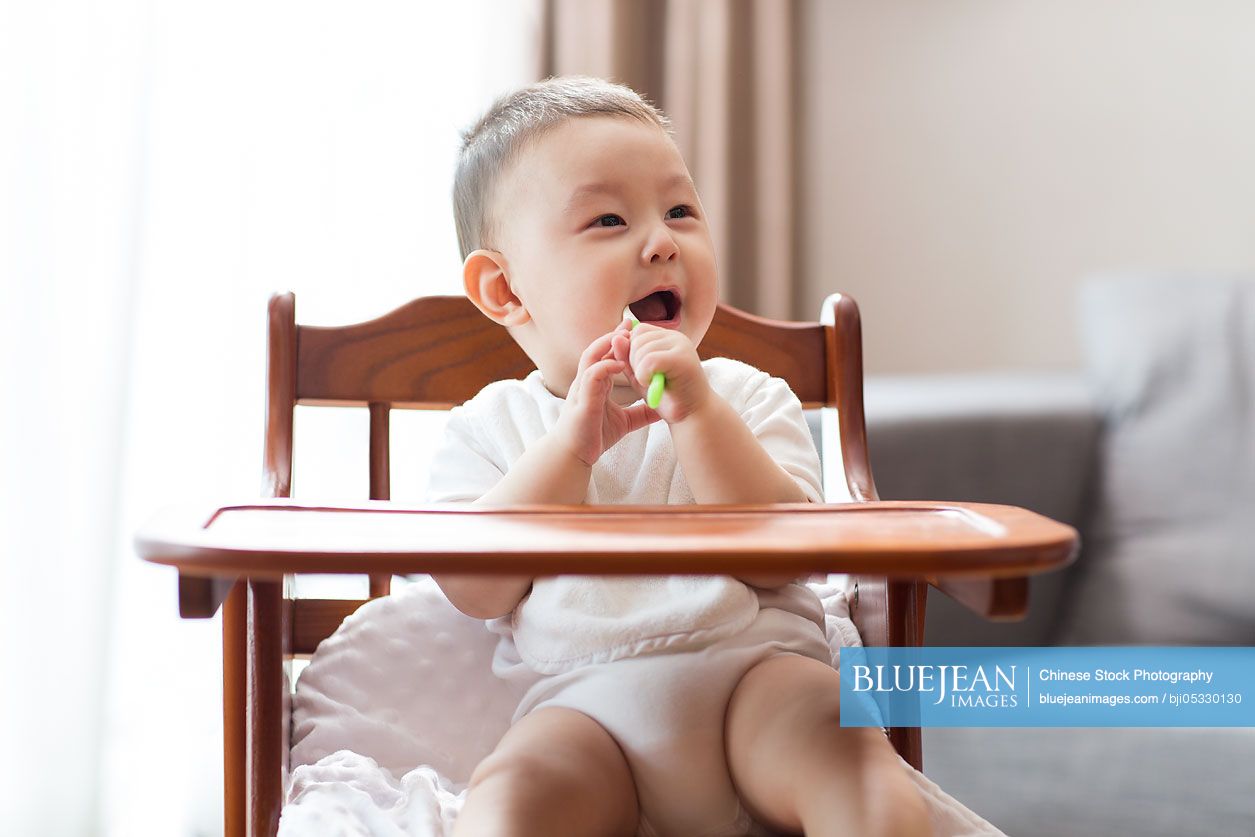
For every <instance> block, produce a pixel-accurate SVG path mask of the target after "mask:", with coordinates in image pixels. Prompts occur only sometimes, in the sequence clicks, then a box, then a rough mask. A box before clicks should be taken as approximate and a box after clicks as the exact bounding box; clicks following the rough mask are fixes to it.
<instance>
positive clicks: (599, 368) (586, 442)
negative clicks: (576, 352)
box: [552, 319, 665, 467]
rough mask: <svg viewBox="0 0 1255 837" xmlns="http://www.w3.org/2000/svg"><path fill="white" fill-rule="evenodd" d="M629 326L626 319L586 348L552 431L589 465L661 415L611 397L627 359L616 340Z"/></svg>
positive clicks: (643, 406) (645, 407) (639, 405)
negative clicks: (618, 352) (618, 354)
mask: <svg viewBox="0 0 1255 837" xmlns="http://www.w3.org/2000/svg"><path fill="white" fill-rule="evenodd" d="M627 328H628V321H627V320H626V319H624V321H623V322H622V323H620V324H619V325H618V327H616V328H615V330H614V331H611V332H607V333H606V334H603V335H602V336H601V337H598V338H597V339H596V340H594V341H593V342H592V343H590V344H589V346H588V348H587V349H585V350H584V354H582V355H581V356H580V362H579V366H578V368H577V370H576V373H575V380H573V381H572V382H571V387H570V389H569V390H568V391H567V396H566V401H565V402H564V403H563V405H562V412H561V413H560V414H559V415H558V422H557V424H556V425H554V428H553V431H552V432H553V433H554V434H555V435H556V436H557V437H558V438H559V439H561V440H562V441H563V443H564V444H565V445H566V446H567V448H568V450H570V451H571V452H572V453H573V454H574V455H575V456H576V457H577V458H578V459H579V460H580V461H582V462H583V463H584V464H585V465H588V466H590V467H591V466H592V465H594V464H595V463H596V462H597V460H598V459H600V458H601V455H602V454H603V453H605V452H606V451H607V450H609V449H610V448H612V447H614V445H615V444H616V443H617V442H618V441H619V440H620V439H622V438H623V437H624V436H626V435H627V434H629V433H631V432H633V431H634V430H639V429H640V428H642V427H645V426H646V425H649V424H652V423H653V422H655V421H657V420H658V419H659V418H660V416H659V414H658V413H657V412H655V411H653V410H651V409H649V407H647V406H646V405H645V404H636V405H633V406H631V407H627V408H624V407H621V406H619V405H618V404H616V403H614V401H612V400H611V398H610V392H611V390H612V389H614V376H615V375H617V374H618V373H619V372H622V371H624V370H625V368H626V367H627V364H626V362H625V361H621V360H618V359H617V358H616V357H615V354H614V351H613V341H614V339H615V337H616V336H618V335H624V334H626V333H627ZM628 377H629V378H630V377H631V376H630V375H629V376H628ZM664 403H665V401H664Z"/></svg>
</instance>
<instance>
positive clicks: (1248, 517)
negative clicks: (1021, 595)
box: [1060, 276, 1255, 645]
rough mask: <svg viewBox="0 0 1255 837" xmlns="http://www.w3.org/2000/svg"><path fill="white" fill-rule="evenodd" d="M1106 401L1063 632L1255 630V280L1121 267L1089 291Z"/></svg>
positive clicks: (1094, 640)
mask: <svg viewBox="0 0 1255 837" xmlns="http://www.w3.org/2000/svg"><path fill="white" fill-rule="evenodd" d="M1080 299H1081V308H1080V315H1081V320H1080V322H1081V333H1082V339H1083V343H1084V353H1085V358H1086V366H1087V373H1088V376H1089V378H1090V383H1091V386H1092V388H1093V391H1094V395H1095V400H1096V403H1097V404H1098V406H1099V409H1100V410H1101V411H1102V413H1103V415H1104V430H1103V441H1102V444H1101V447H1100V450H1101V454H1100V460H1099V465H1098V472H1097V497H1096V501H1097V505H1096V509H1095V516H1094V518H1093V523H1092V525H1091V526H1090V528H1089V530H1088V534H1089V539H1088V543H1087V545H1086V551H1085V559H1084V562H1083V565H1082V566H1081V567H1079V568H1078V570H1079V572H1078V574H1077V576H1076V587H1075V590H1074V591H1073V594H1072V595H1071V596H1070V597H1069V604H1070V610H1069V612H1068V613H1067V614H1066V616H1065V629H1064V632H1063V634H1062V636H1061V637H1060V641H1061V642H1063V643H1065V644H1110V645H1119V644H1165V645H1167V644H1196V643H1197V644H1212V643H1235V644H1255V606H1253V605H1252V603H1253V602H1255V525H1253V523H1252V521H1253V520H1255V514H1253V513H1252V512H1253V511H1255V281H1252V280H1250V279H1241V278H1215V277H1212V278H1193V279H1191V278H1190V277H1136V276H1133V277H1112V278H1104V279H1100V280H1096V281H1092V282H1090V283H1088V284H1087V285H1086V286H1085V287H1084V288H1083V289H1082V293H1081V298H1080Z"/></svg>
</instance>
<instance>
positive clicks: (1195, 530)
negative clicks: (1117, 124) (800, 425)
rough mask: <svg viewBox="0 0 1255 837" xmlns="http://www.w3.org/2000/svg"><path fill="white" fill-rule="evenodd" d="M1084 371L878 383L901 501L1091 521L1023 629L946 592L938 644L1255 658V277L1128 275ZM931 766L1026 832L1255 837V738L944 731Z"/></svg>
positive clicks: (880, 459)
mask: <svg viewBox="0 0 1255 837" xmlns="http://www.w3.org/2000/svg"><path fill="white" fill-rule="evenodd" d="M1080 314H1081V325H1082V328H1081V331H1082V334H1083V339H1084V352H1083V354H1084V357H1085V370H1084V372H1083V373H1077V374H1076V375H1030V374H1023V375H965V376H947V377H917V378H906V377H894V378H874V377H873V378H869V380H868V381H867V384H866V409H867V419H868V439H869V447H870V454H871V462H872V469H873V471H874V473H875V475H876V483H877V487H878V489H879V491H880V496H881V497H882V498H884V499H951V500H969V501H983V502H995V503H1008V504H1013V505H1018V506H1023V507H1025V508H1029V509H1033V510H1035V511H1038V512H1041V513H1043V514H1046V515H1048V516H1050V517H1053V518H1056V519H1058V520H1062V521H1064V522H1067V523H1070V524H1072V525H1074V526H1076V527H1077V528H1078V529H1079V530H1080V531H1081V535H1082V543H1083V546H1082V551H1081V554H1080V557H1079V558H1078V560H1077V562H1076V563H1075V564H1074V565H1073V566H1072V567H1071V568H1069V569H1068V570H1066V571H1063V572H1059V573H1055V574H1052V575H1049V576H1043V577H1039V578H1036V579H1034V580H1033V582H1032V584H1031V587H1030V613H1029V616H1028V618H1027V619H1026V620H1025V621H1024V622H1020V623H990V622H986V621H984V620H982V619H980V618H979V617H976V616H974V615H972V614H970V613H969V612H967V611H966V610H964V609H963V608H962V607H961V606H959V605H956V604H955V603H954V602H953V601H951V600H949V599H948V598H946V597H944V596H942V595H940V594H938V593H937V592H936V591H930V596H929V601H928V617H927V623H926V640H927V642H928V644H930V645H1054V644H1059V645H1086V644H1090V645H1178V644H1180V645H1211V644H1236V645H1255V527H1252V523H1251V520H1252V519H1255V282H1251V281H1249V280H1243V279H1240V278H1232V279H1231V278H1215V277H1200V278H1191V277H1175V278H1173V277H1116V278H1108V279H1103V280H1100V281H1094V282H1091V283H1089V284H1088V285H1087V286H1086V287H1085V288H1084V289H1083V291H1082V294H1081V300H1080ZM924 770H925V773H927V774H928V775H929V776H930V777H931V778H932V779H933V780H934V781H936V782H937V783H938V784H939V785H941V787H943V788H945V789H946V790H947V791H948V792H949V793H951V794H953V795H954V796H955V797H957V798H958V799H960V800H962V801H963V802H964V803H966V804H967V805H969V806H970V807H971V808H972V809H973V810H975V811H977V812H978V813H980V814H981V815H982V816H984V817H986V818H987V819H989V820H990V821H991V822H993V823H994V824H996V825H998V826H999V827H1000V828H1002V829H1003V830H1004V831H1006V832H1007V834H1009V835H1013V837H1036V835H1042V837H1044V835H1122V834H1130V835H1182V834H1189V835H1217V837H1219V835H1226V836H1227V835H1251V834H1255V728H1242V729H1211V728H1207V729H1200V728H1192V729H1191V728H1182V729H1149V728H1146V729H1121V728H1111V729H1083V728H1077V729H926V730H925V731H924Z"/></svg>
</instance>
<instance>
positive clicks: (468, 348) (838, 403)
mask: <svg viewBox="0 0 1255 837" xmlns="http://www.w3.org/2000/svg"><path fill="white" fill-rule="evenodd" d="M269 317H270V325H269V372H268V380H267V407H266V448H265V460H264V467H263V493H264V494H266V495H268V496H272V497H289V496H291V491H292V456H293V433H292V430H293V416H294V410H295V407H296V405H297V404H302V405H333V406H362V407H366V408H367V410H368V413H369V422H370V436H369V458H370V463H369V464H370V471H369V473H370V498H371V499H376V500H387V499H389V494H390V488H389V473H388V459H389V414H390V411H391V410H392V409H393V408H405V409H429V410H432V409H434V410H447V409H450V408H452V407H454V406H457V405H459V404H461V403H463V402H464V401H466V400H468V399H469V398H471V397H472V396H474V395H475V394H476V393H477V392H479V391H480V390H481V389H482V388H483V387H484V386H486V385H487V384H489V383H491V382H493V381H497V380H501V379H505V378H523V377H525V376H526V375H527V374H528V373H530V372H531V371H532V370H533V369H534V368H535V366H534V365H533V364H532V362H531V360H530V359H529V358H528V357H527V355H526V354H524V353H523V351H522V349H520V348H519V347H518V345H517V344H516V343H515V342H514V340H513V339H512V338H511V337H510V336H509V333H508V332H507V331H506V329H505V328H503V327H501V326H499V325H497V324H496V323H494V322H492V321H491V320H489V319H488V318H487V317H485V316H484V315H483V314H482V313H481V312H480V311H479V310H478V309H476V308H475V306H474V305H473V304H472V303H471V302H470V300H468V299H466V298H465V297H460V296H457V297H455V296H432V297H423V298H420V299H416V300H414V301H412V302H409V303H406V304H405V305H402V306H401V307H399V308H397V309H395V310H393V311H391V312H390V313H388V314H385V315H384V316H382V317H379V318H377V319H374V320H369V321H367V322H363V323H356V324H353V325H346V326H340V327H332V328H328V327H320V326H304V325H297V323H296V318H295V297H294V296H293V294H290V293H287V294H276V295H275V296H273V297H272V298H271V300H270V306H269ZM861 345H862V337H861V333H860V325H859V315H858V307H857V305H856V304H855V302H854V300H853V299H851V298H850V297H847V296H842V295H840V294H833V295H832V296H829V297H828V298H827V299H826V300H825V301H824V305H823V309H822V312H821V319H820V322H806V323H797V322H783V321H777V320H769V319H765V318H762V317H757V316H754V315H752V314H748V313H745V312H744V311H739V310H737V309H735V308H732V307H731V306H728V305H722V304H721V305H719V306H718V308H717V310H716V312H715V317H714V320H713V322H712V323H711V326H710V329H709V330H708V331H707V334H706V336H705V338H704V339H703V340H702V343H701V345H700V346H699V354H700V355H701V356H702V357H703V358H710V357H729V358H733V359H736V360H740V361H743V362H745V363H749V364H751V365H753V366H756V367H757V368H759V369H762V370H763V371H765V372H767V373H769V374H771V375H774V376H776V377H778V378H782V379H783V380H785V381H786V382H787V383H788V384H789V386H790V388H791V389H792V390H793V392H794V393H795V394H796V395H797V396H798V399H799V400H800V401H801V402H802V405H803V407H804V408H815V407H834V408H836V410H835V413H833V414H832V415H831V418H832V422H834V424H832V425H831V426H829V425H828V424H826V425H825V428H824V438H825V447H831V448H836V449H835V450H831V449H830V450H827V451H825V466H826V467H825V470H826V478H827V480H828V481H829V484H830V485H831V481H832V479H833V478H834V477H835V478H843V479H844V482H845V486H846V488H847V489H848V491H849V494H850V496H851V497H852V498H853V499H855V500H859V501H862V500H874V499H876V489H875V485H874V483H873V481H872V476H871V469H870V467H869V464H868V458H867V441H866V432H865V428H864V421H863V403H862V393H863V381H862V348H861ZM830 463H831V464H832V465H833V466H834V467H835V469H836V470H834V467H828V466H829V464H830ZM387 587H388V585H387V579H386V578H372V579H371V596H372V597H373V596H378V595H383V594H385V593H386V592H387ZM360 604H361V603H360V602H341V603H330V602H321V603H317V604H315V603H314V602H312V601H311V602H309V604H307V605H305V606H304V607H303V608H301V609H299V610H297V611H296V612H295V613H294V614H293V643H292V649H291V650H292V652H293V653H298V654H300V653H310V652H312V651H313V650H314V647H316V646H317V643H318V641H320V640H321V639H322V638H325V637H326V636H328V635H330V633H331V632H332V631H334V630H335V627H336V626H337V625H338V624H339V619H340V618H342V617H343V616H344V615H347V613H351V612H352V611H353V610H354V609H356V607H357V606H359V605H360Z"/></svg>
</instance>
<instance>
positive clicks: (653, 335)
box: [613, 323, 712, 424]
mask: <svg viewBox="0 0 1255 837" xmlns="http://www.w3.org/2000/svg"><path fill="white" fill-rule="evenodd" d="M613 345H614V356H615V358H617V359H618V360H619V361H621V362H623V363H625V364H627V369H628V380H629V381H631V383H632V386H633V388H634V389H635V390H636V391H637V393H638V394H639V395H641V396H644V395H645V394H646V392H647V390H648V389H649V382H650V380H652V379H653V376H654V373H655V372H662V373H663V374H664V375H666V377H667V385H666V389H665V390H664V391H663V395H662V403H660V404H659V405H658V414H659V415H661V416H662V418H663V420H664V421H666V422H667V424H678V423H679V422H681V421H684V419H686V418H688V417H689V416H691V415H692V414H693V413H695V412H697V411H698V410H699V409H701V408H702V407H703V406H704V405H705V404H706V403H707V401H708V400H709V399H710V397H711V395H712V390H711V388H710V382H709V381H708V380H707V379H706V372H705V370H703V369H702V361H701V358H700V357H698V356H697V347H696V346H694V345H693V341H692V340H689V338H688V337H687V335H685V334H684V332H681V331H676V330H675V329H670V328H659V327H658V326H654V325H649V324H647V323H641V324H640V325H638V326H637V327H636V328H634V329H632V330H631V331H630V332H626V333H623V334H621V335H620V334H615V335H614V337H613Z"/></svg>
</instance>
